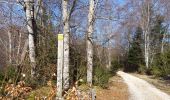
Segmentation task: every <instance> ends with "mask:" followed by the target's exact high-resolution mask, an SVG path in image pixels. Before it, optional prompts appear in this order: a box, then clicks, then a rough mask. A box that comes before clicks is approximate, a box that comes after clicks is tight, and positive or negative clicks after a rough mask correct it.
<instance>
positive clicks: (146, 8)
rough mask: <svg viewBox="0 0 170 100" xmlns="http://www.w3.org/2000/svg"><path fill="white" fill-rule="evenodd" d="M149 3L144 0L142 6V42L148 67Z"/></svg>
mask: <svg viewBox="0 0 170 100" xmlns="http://www.w3.org/2000/svg"><path fill="white" fill-rule="evenodd" d="M150 3H151V1H146V0H144V6H143V8H142V9H143V11H142V15H143V20H142V23H143V24H142V29H143V33H144V40H145V41H144V42H145V53H144V55H145V66H146V67H147V68H148V67H149V51H150V40H149V33H150V18H151V12H150V10H151V6H150V5H151V4H150Z"/></svg>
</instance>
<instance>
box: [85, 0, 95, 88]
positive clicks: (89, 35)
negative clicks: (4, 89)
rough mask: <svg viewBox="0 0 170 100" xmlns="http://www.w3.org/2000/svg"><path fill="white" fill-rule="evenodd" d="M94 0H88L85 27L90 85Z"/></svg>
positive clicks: (88, 81) (88, 80)
mask: <svg viewBox="0 0 170 100" xmlns="http://www.w3.org/2000/svg"><path fill="white" fill-rule="evenodd" d="M94 10H95V0H90V6H89V14H88V29H87V43H86V45H87V83H88V85H89V86H92V72H93V24H94V12H95V11H94Z"/></svg>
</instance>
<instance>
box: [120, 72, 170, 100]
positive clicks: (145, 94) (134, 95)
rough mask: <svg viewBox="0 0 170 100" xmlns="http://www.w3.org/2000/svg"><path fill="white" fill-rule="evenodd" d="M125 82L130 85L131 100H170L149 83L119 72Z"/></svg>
mask: <svg viewBox="0 0 170 100" xmlns="http://www.w3.org/2000/svg"><path fill="white" fill-rule="evenodd" d="M117 74H118V75H119V76H121V77H122V78H123V80H124V82H125V83H126V84H127V85H128V89H129V92H130V98H129V100H170V96H169V95H168V94H166V93H164V92H162V91H160V90H159V89H157V88H156V87H154V86H153V85H151V84H149V83H148V82H146V81H144V80H143V79H140V78H138V77H135V76H133V75H130V74H128V73H125V72H122V71H119V72H117Z"/></svg>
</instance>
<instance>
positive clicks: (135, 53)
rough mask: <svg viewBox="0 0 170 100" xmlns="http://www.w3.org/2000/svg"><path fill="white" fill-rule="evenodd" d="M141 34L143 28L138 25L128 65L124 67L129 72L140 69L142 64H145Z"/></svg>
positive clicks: (129, 53)
mask: <svg viewBox="0 0 170 100" xmlns="http://www.w3.org/2000/svg"><path fill="white" fill-rule="evenodd" d="M141 35H142V30H141V28H140V27H138V28H137V30H136V34H135V36H134V39H133V42H132V44H131V47H130V49H129V52H128V58H127V66H125V69H124V70H125V71H128V72H135V71H138V70H139V68H140V65H143V64H144V59H143V53H142V49H141V42H142V37H141Z"/></svg>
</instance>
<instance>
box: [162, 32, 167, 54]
mask: <svg viewBox="0 0 170 100" xmlns="http://www.w3.org/2000/svg"><path fill="white" fill-rule="evenodd" d="M165 36H166V34H165V33H164V34H163V38H162V43H161V53H164V39H165Z"/></svg>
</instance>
